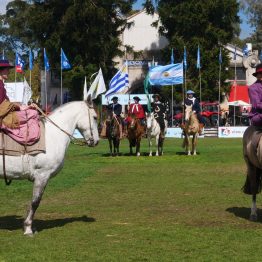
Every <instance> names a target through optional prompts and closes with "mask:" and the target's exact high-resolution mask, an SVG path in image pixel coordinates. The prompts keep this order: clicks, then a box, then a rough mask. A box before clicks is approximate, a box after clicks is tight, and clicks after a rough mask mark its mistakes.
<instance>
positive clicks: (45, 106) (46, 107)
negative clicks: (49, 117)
mask: <svg viewBox="0 0 262 262" xmlns="http://www.w3.org/2000/svg"><path fill="white" fill-rule="evenodd" d="M45 112H46V113H47V90H46V67H45Z"/></svg>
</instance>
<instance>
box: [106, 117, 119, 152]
mask: <svg viewBox="0 0 262 262" xmlns="http://www.w3.org/2000/svg"><path fill="white" fill-rule="evenodd" d="M120 121H121V120H120V119H118V118H117V117H116V116H113V115H112V116H110V117H109V118H108V119H107V120H106V137H107V139H108V142H109V148H110V154H111V156H113V155H117V156H118V155H119V145H120V133H121V131H120V129H121V126H120V125H121V122H120ZM112 147H114V153H113V148H112Z"/></svg>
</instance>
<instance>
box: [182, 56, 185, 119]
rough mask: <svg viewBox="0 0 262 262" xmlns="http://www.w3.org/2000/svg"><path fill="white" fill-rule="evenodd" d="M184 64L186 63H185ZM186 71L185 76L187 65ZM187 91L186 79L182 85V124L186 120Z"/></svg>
mask: <svg viewBox="0 0 262 262" xmlns="http://www.w3.org/2000/svg"><path fill="white" fill-rule="evenodd" d="M183 64H184V61H183ZM183 68H184V70H185V75H186V67H185V65H184V66H183ZM185 90H186V78H184V83H183V85H182V101H183V107H182V108H183V116H182V120H181V121H182V124H184V119H185Z"/></svg>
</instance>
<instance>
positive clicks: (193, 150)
mask: <svg viewBox="0 0 262 262" xmlns="http://www.w3.org/2000/svg"><path fill="white" fill-rule="evenodd" d="M196 146H197V133H196V134H195V135H193V139H192V153H193V155H194V156H195V155H196V154H197V153H196Z"/></svg>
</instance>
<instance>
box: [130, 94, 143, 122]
mask: <svg viewBox="0 0 262 262" xmlns="http://www.w3.org/2000/svg"><path fill="white" fill-rule="evenodd" d="M133 100H134V101H135V103H132V104H130V107H129V109H128V117H127V118H126V121H127V122H130V116H131V115H132V114H134V115H135V116H136V117H137V118H138V119H139V120H140V123H141V125H145V111H144V108H143V106H142V105H141V104H139V101H140V100H141V99H140V98H139V97H138V96H135V97H133Z"/></svg>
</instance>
